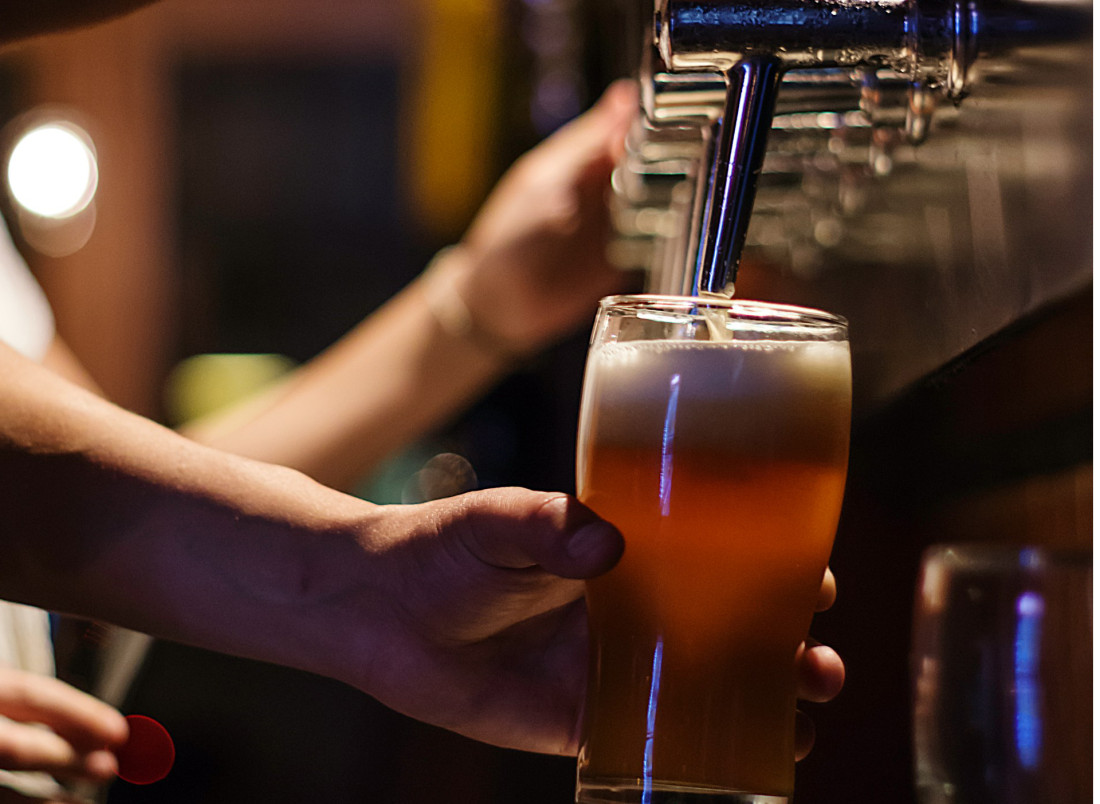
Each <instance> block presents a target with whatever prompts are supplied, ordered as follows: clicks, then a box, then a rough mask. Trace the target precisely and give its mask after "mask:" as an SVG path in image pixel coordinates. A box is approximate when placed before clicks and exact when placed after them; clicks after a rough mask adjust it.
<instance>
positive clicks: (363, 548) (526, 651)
mask: <svg viewBox="0 0 1100 804" xmlns="http://www.w3.org/2000/svg"><path fill="white" fill-rule="evenodd" d="M0 497H2V499H3V509H4V511H5V519H4V528H3V532H2V538H3V542H4V544H3V549H4V556H5V560H4V561H3V562H0V596H3V597H6V598H9V599H13V600H18V601H21V602H25V603H30V604H33V605H38V606H41V607H44V608H50V609H54V610H58V611H63V612H68V613H73V614H79V615H82V616H88V617H93V618H96V619H102V620H105V621H109V622H115V623H118V624H121V625H126V626H129V627H131V628H135V629H138V630H142V631H146V632H148V633H151V634H155V635H160V636H164V637H168V638H171V639H175V640H179V641H182V642H189V643H192V644H197V645H201V646H203V647H207V648H211V649H214V650H222V651H226V652H230V653H234V654H238V655H243V656H250V657H253V658H258V659H263V660H266V661H273V662H278V663H282V664H286V665H289V666H294V667H299V668H303V669H306V670H310V671H313V672H318V673H322V674H325V675H329V676H333V677H335V678H339V679H341V680H344V681H346V682H348V683H351V684H353V685H355V686H358V687H360V688H361V689H363V690H365V691H367V692H368V693H370V694H372V695H374V696H375V697H377V698H378V699H379V700H381V701H383V702H384V703H387V704H388V705H390V706H392V707H394V708H395V709H398V710H399V711H402V712H405V713H406V714H409V715H411V716H413V717H417V718H420V719H422V720H426V721H428V722H431V723H436V724H438V725H442V726H445V727H449V728H452V729H455V730H458V731H461V732H463V733H465V734H468V735H470V736H473V737H477V738H479V739H483V740H487V741H489V742H496V743H499V744H504V745H511V746H513V747H518V748H528V749H534V750H540V751H551V752H561V751H570V750H573V749H574V748H575V742H574V740H575V738H574V729H575V725H576V717H577V710H578V706H579V701H580V696H581V688H582V685H583V677H584V658H583V657H584V653H585V637H584V614H583V603H582V601H581V595H582V592H583V586H582V584H581V583H580V581H579V580H576V579H579V578H583V577H587V576H590V575H593V574H596V573H599V572H602V571H605V570H606V569H607V568H609V567H610V566H611V565H612V564H613V563H614V561H615V560H616V559H617V556H618V553H619V551H620V550H621V541H620V539H619V537H618V534H617V533H616V532H615V531H614V529H613V528H611V527H610V526H608V525H606V524H605V523H602V522H600V521H599V520H598V519H596V518H595V517H594V515H593V514H592V513H591V512H590V511H588V510H587V509H585V508H584V507H583V506H581V505H580V504H579V503H577V502H576V501H575V500H573V499H571V498H569V497H567V496H566V495H562V494H552V493H540V492H530V491H524V490H521V489H498V490H493V491H490V492H479V493H475V494H470V495H463V496H462V497H457V498H452V499H450V500H446V501H440V502H437V503H430V504H426V505H420V506H397V507H380V506H373V505H370V504H368V503H364V502H362V501H360V500H357V499H355V498H353V497H349V496H346V495H344V494H341V493H339V492H336V491H333V490H331V489H328V488H326V487H324V486H321V485H319V484H317V483H315V482H314V481H312V480H310V479H309V478H307V477H306V476H304V475H302V474H300V473H298V472H296V471H293V470H289V469H285V468H282V467H277V466H273V465H269V464H263V463H259V462H256V461H251V460H247V459H243V458H240V457H237V456H233V455H230V454H227V453H223V452H220V451H218V450H213V449H210V448H207V447H205V446H202V445H199V444H195V443H193V442H191V441H189V440H187V439H185V438H183V437H181V436H178V435H177V434H175V433H173V432H171V431H169V430H167V429H165V428H162V427H160V426H158V425H156V424H154V423H152V422H149V421H147V420H144V419H142V418H140V417H137V416H134V415H132V414H129V413H126V412H125V411H123V410H121V409H119V408H117V407H114V406H112V405H110V404H109V403H107V402H104V401H103V400H101V399H99V398H97V397H95V396H93V395H91V394H89V393H87V392H85V391H82V390H80V389H78V388H76V387H74V386H72V385H71V384H70V383H68V382H66V381H65V380H63V379H61V378H59V377H57V376H56V375H54V374H52V373H51V372H49V371H47V370H45V369H43V368H41V367H39V366H37V365H35V364H34V363H32V362H30V361H28V360H26V359H24V358H22V357H20V356H19V355H17V354H16V353H15V352H13V351H12V350H10V349H8V348H7V347H4V346H0Z"/></svg>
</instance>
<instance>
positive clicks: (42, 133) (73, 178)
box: [8, 122, 99, 218]
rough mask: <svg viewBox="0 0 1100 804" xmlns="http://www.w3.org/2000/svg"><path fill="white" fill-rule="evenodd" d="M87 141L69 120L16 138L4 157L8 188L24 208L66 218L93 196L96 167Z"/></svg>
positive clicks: (97, 173) (40, 127) (47, 216)
mask: <svg viewBox="0 0 1100 804" xmlns="http://www.w3.org/2000/svg"><path fill="white" fill-rule="evenodd" d="M89 143H90V139H89V138H88V135H87V134H85V133H84V132H83V131H82V130H81V129H79V128H77V127H76V126H73V125H72V124H69V123H60V122H54V123H46V124H43V125H40V126H38V127H37V128H33V129H31V130H30V131H28V132H27V133H26V134H24V135H23V136H22V138H20V140H19V142H17V143H16V144H15V147H14V148H13V149H12V152H11V156H10V157H9V158H8V187H10V188H11V194H12V196H13V197H14V198H15V200H16V202H18V204H19V205H20V206H22V207H23V208H24V209H26V210H27V211H28V212H31V213H34V214H35V215H41V216H43V217H46V218H68V217H71V216H73V215H75V214H76V213H78V212H80V211H81V210H83V209H84V208H85V207H87V206H88V204H90V203H91V201H92V196H94V195H95V190H96V184H97V182H98V180H99V171H98V168H97V166H96V160H95V154H94V153H93V152H92V148H91V146H90V144H89Z"/></svg>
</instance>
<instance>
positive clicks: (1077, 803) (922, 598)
mask: <svg viewBox="0 0 1100 804" xmlns="http://www.w3.org/2000/svg"><path fill="white" fill-rule="evenodd" d="M912 661H913V681H914V708H913V738H914V748H915V755H916V756H915V759H916V782H917V794H918V800H919V801H921V802H922V804H1047V803H1048V802H1058V803H1059V804H1086V802H1091V801H1092V800H1093V799H1092V706H1091V701H1092V559H1091V556H1089V555H1079V554H1059V553H1051V552H1047V551H1044V550H1041V549H1035V548H1025V549H1020V548H1017V547H1011V546H1007V545H1004V546H1002V545H988V544H972V545H954V546H951V545H941V546H936V547H933V548H930V549H929V550H928V551H926V552H925V555H924V559H923V562H922V565H921V576H920V581H919V584H918V588H917V600H916V609H915V620H914V629H913V654H912Z"/></svg>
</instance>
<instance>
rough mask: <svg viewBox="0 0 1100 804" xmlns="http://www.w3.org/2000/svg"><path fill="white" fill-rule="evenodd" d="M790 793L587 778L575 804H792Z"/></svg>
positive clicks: (579, 787) (578, 787)
mask: <svg viewBox="0 0 1100 804" xmlns="http://www.w3.org/2000/svg"><path fill="white" fill-rule="evenodd" d="M792 801H793V799H792V798H791V797H790V796H773V795H767V794H763V793H746V792H745V791H743V790H720V789H717V788H712V787H683V786H678V785H661V784H655V785H652V786H649V787H646V786H643V785H641V784H639V783H637V782H634V781H630V782H617V781H602V780H600V781H594V782H593V781H586V782H580V783H578V784H577V804H791V803H792Z"/></svg>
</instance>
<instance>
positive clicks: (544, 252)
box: [446, 81, 638, 354]
mask: <svg viewBox="0 0 1100 804" xmlns="http://www.w3.org/2000/svg"><path fill="white" fill-rule="evenodd" d="M637 108H638V96H637V90H636V88H635V86H634V84H633V83H632V82H628V81H621V82H617V83H615V84H612V85H611V86H610V87H609V88H608V89H607V91H606V92H605V93H604V95H603V97H602V98H601V99H600V100H599V102H598V103H597V104H596V105H595V106H594V107H593V108H592V109H591V110H589V111H588V112H587V113H586V114H584V115H582V116H580V117H579V118H577V119H576V120H574V121H572V122H571V123H569V124H568V125H566V126H564V127H563V128H562V129H560V130H559V131H557V132H556V133H555V134H553V135H552V136H551V137H549V138H548V139H547V140H546V141H545V142H543V143H542V144H540V145H539V146H538V147H536V148H535V149H533V150H532V151H530V152H528V153H527V154H525V155H524V156H523V157H521V158H520V159H519V160H518V161H517V162H516V163H515V164H514V165H513V166H512V168H511V169H510V170H509V171H508V172H507V173H506V174H505V176H504V177H503V178H502V179H501V181H500V182H499V183H498V184H497V186H496V188H495V189H494V190H493V192H492V194H491V195H490V196H489V198H488V200H487V201H486V202H485V204H484V206H483V207H482V208H481V211H480V212H479V213H478V215H477V217H476V219H475V220H474V222H473V224H472V225H471V226H470V228H469V230H468V231H467V233H466V235H465V237H464V238H463V239H462V242H461V243H460V244H459V246H458V248H456V249H454V250H452V252H450V255H449V259H448V261H447V262H448V263H449V264H448V265H447V266H446V269H447V270H448V271H450V272H452V273H451V276H450V277H448V279H449V281H450V282H451V287H452V288H454V291H455V292H456V293H458V295H459V297H460V298H461V299H462V301H463V302H464V303H465V305H466V307H467V308H469V312H470V318H471V319H472V321H474V322H476V325H477V328H478V329H479V330H481V331H482V332H483V333H485V334H488V335H491V336H492V338H493V339H494V340H496V341H498V342H499V343H501V344H506V345H508V346H509V347H510V350H511V351H513V352H515V353H517V354H521V353H527V352H532V351H534V350H536V349H538V348H541V347H543V346H546V345H548V344H549V343H551V342H552V341H554V340H555V339H557V338H559V337H562V336H564V335H566V334H568V333H569V332H570V331H571V330H573V329H575V328H576V327H578V326H581V325H587V324H588V323H589V321H590V319H591V318H592V317H593V316H594V314H595V309H596V302H597V301H598V300H599V299H600V298H601V297H602V296H606V295H608V294H609V293H614V292H619V291H621V290H623V289H624V288H625V286H626V281H627V277H626V276H625V275H624V274H623V272H622V271H621V270H619V269H617V268H615V267H614V266H612V265H611V264H610V263H609V262H608V260H607V256H606V251H607V246H608V243H609V240H610V234H611V223H610V217H609V211H608V202H607V196H608V193H609V191H610V186H611V173H612V170H613V169H614V167H615V163H616V162H617V161H618V158H619V156H620V154H621V152H622V150H623V144H624V141H625V137H626V133H627V130H628V128H629V127H630V123H631V121H632V120H633V119H634V117H635V115H636V112H637Z"/></svg>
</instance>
